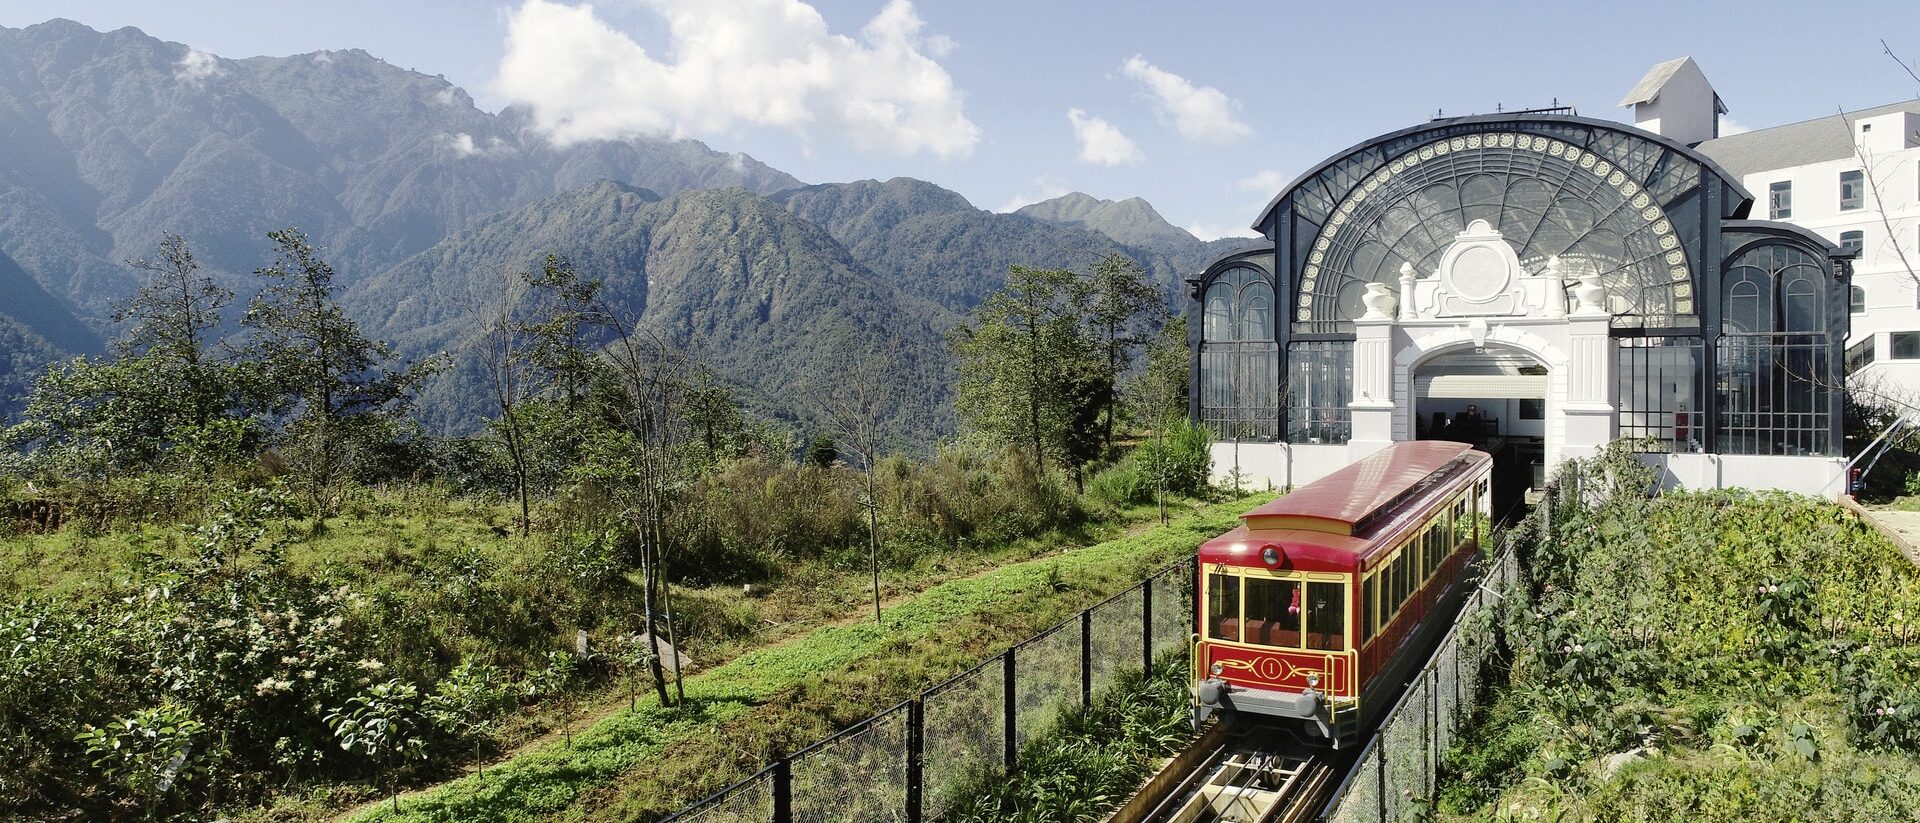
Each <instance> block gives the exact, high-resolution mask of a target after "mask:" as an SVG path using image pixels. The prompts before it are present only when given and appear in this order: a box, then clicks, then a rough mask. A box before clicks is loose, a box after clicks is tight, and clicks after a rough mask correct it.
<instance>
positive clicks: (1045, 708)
mask: <svg viewBox="0 0 1920 823" xmlns="http://www.w3.org/2000/svg"><path fill="white" fill-rule="evenodd" d="M1194 568H1195V567H1194V561H1193V559H1192V558H1187V559H1184V560H1181V561H1179V562H1176V563H1174V564H1172V565H1170V566H1166V567H1164V568H1162V569H1160V570H1159V571H1157V572H1155V573H1154V574H1153V575H1152V576H1150V577H1148V578H1147V579H1146V580H1143V581H1141V582H1140V583H1139V584H1137V585H1135V586H1134V587H1133V588H1130V589H1127V590H1126V591H1123V592H1121V593H1119V594H1116V595H1114V596H1112V597H1109V598H1107V599H1106V600H1103V601H1101V602H1100V603H1098V604H1095V605H1094V606H1093V607H1091V608H1089V609H1087V610H1085V611H1083V612H1080V613H1079V614H1078V615H1075V616H1074V617H1072V618H1069V619H1067V620H1066V621H1063V622H1061V623H1060V624H1059V625H1056V626H1054V627H1053V628H1050V629H1048V630H1046V631H1044V632H1041V633H1039V634H1037V635H1034V636H1033V637H1030V638H1028V639H1027V640H1025V641H1022V642H1021V643H1019V644H1017V645H1015V646H1014V647H1012V648H1010V649H1008V650H1006V651H1004V652H1001V653H1000V654H997V655H994V656H993V657H991V658H989V659H987V660H986V661H984V662H982V663H980V664H979V665H977V666H975V667H973V668H971V669H968V670H967V671H964V672H961V673H960V674H958V675H955V676H953V677H952V678H949V679H948V680H946V681H945V682H943V683H940V684H939V685H936V686H933V687H932V688H929V689H927V690H925V691H923V692H921V693H920V694H919V695H917V696H915V697H913V698H912V699H909V700H906V701H904V702H902V703H900V704H899V705H896V706H894V707H893V708H890V709H887V710H886V711H883V712H880V713H879V714H876V715H874V716H872V717H869V718H867V719H866V720H863V721H861V722H859V723H857V724H855V725H853V726H852V727H850V728H847V729H845V730H843V731H840V732H839V733H837V734H835V735H833V736H832V737H829V738H827V739H825V740H822V741H820V742H818V743H815V744H813V745H811V746H808V747H807V748H805V749H802V750H800V751H799V752H796V753H794V754H792V755H788V756H784V757H776V758H775V759H774V762H772V763H771V764H768V765H767V766H766V767H765V768H763V769H761V770H760V771H758V772H755V773H754V774H753V775H752V776H750V777H748V778H746V779H745V780H742V781H740V782H738V783H735V784H733V785H732V786H729V787H727V788H726V789H724V790H722V791H720V792H718V793H716V794H714V795H712V796H710V797H708V798H706V799H704V800H701V801H700V802H698V803H696V804H694V805H692V806H690V807H688V808H687V809H685V810H683V811H681V812H680V813H678V814H676V815H674V816H673V817H671V818H668V820H669V821H671V823H748V822H749V821H751V823H769V822H770V823H816V822H822V823H823V822H824V821H844V820H859V821H904V823H921V821H935V820H939V819H941V818H942V817H943V816H944V815H946V814H947V813H949V812H951V811H952V810H953V809H954V808H955V807H956V806H957V805H958V804H959V803H960V802H961V801H963V800H965V798H966V795H965V793H966V792H967V790H968V789H969V788H970V787H972V786H975V785H977V784H978V782H979V781H981V780H985V779H990V778H991V777H993V776H994V775H999V774H1005V773H1007V772H1008V771H1009V770H1011V769H1012V768H1013V767H1014V766H1015V764H1016V763H1017V761H1018V759H1019V754H1020V750H1021V748H1022V747H1023V746H1025V745H1026V743H1027V741H1029V740H1032V739H1034V738H1036V737H1038V736H1040V735H1042V734H1044V733H1045V732H1046V731H1047V730H1048V729H1049V728H1050V727H1051V726H1052V725H1053V723H1054V722H1055V721H1056V720H1058V719H1059V717H1060V716H1061V715H1062V713H1064V712H1066V711H1070V710H1073V709H1077V708H1080V707H1082V706H1086V705H1087V704H1088V703H1089V702H1091V701H1092V700H1093V699H1094V698H1095V696H1097V695H1099V694H1101V693H1103V692H1105V691H1106V690H1107V689H1108V688H1110V687H1111V686H1112V685H1113V684H1114V683H1116V682H1118V681H1119V679H1120V676H1121V673H1122V672H1125V671H1128V670H1134V671H1150V670H1151V669H1152V666H1153V662H1154V660H1155V659H1156V658H1157V657H1159V656H1160V655H1163V654H1166V653H1169V652H1175V651H1181V650H1185V649H1186V648H1187V645H1188V641H1189V637H1190V635H1189V632H1190V631H1191V624H1192V620H1193V613H1194V611H1193V610H1194V605H1193V593H1194Z"/></svg>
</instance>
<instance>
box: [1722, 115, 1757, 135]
mask: <svg viewBox="0 0 1920 823" xmlns="http://www.w3.org/2000/svg"><path fill="white" fill-rule="evenodd" d="M1750 131H1753V129H1750V128H1747V127H1746V126H1744V125H1741V123H1740V121H1738V120H1735V119H1733V118H1731V117H1728V116H1726V115H1724V114H1723V115H1720V136H1721V137H1732V136H1733V135H1736V134H1745V133H1747V132H1750Z"/></svg>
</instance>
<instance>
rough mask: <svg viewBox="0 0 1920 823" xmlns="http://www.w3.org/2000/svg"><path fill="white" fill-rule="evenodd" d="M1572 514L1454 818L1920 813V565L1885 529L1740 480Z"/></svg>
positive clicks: (1465, 754)
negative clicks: (1747, 487)
mask: <svg viewBox="0 0 1920 823" xmlns="http://www.w3.org/2000/svg"><path fill="white" fill-rule="evenodd" d="M1615 471H1616V472H1618V474H1616V476H1617V477H1632V476H1633V475H1632V472H1630V471H1624V470H1621V469H1619V465H1618V464H1615ZM1603 480H1604V476H1603V475H1600V474H1595V475H1590V476H1589V477H1588V478H1587V480H1586V486H1585V487H1586V488H1588V489H1595V488H1601V487H1602V485H1601V484H1602V482H1603ZM1636 487H1641V488H1644V486H1639V485H1638V484H1637V483H1636V482H1634V481H1633V480H1631V479H1629V480H1627V481H1625V482H1621V483H1619V484H1618V485H1616V486H1613V488H1621V489H1632V488H1636ZM1555 517H1556V519H1557V525H1556V527H1555V529H1554V534H1553V537H1552V538H1551V539H1549V540H1547V541H1545V542H1544V543H1543V544H1542V545H1541V547H1540V548H1539V550H1538V551H1537V552H1536V555H1535V557H1534V558H1533V561H1532V569H1531V571H1532V575H1533V577H1534V581H1533V582H1534V584H1535V585H1534V587H1533V590H1532V592H1531V595H1532V597H1531V599H1530V600H1529V601H1527V602H1512V609H1513V610H1512V612H1511V613H1510V614H1509V616H1508V620H1509V630H1508V631H1509V637H1510V639H1511V641H1512V644H1513V647H1514V656H1513V658H1512V665H1511V672H1510V675H1511V683H1510V685H1509V686H1508V687H1507V688H1506V689H1505V690H1504V691H1502V692H1500V693H1498V694H1497V695H1496V696H1495V697H1494V698H1493V700H1492V705H1491V706H1490V707H1489V709H1488V710H1487V711H1486V712H1485V713H1484V714H1483V715H1482V716H1483V717H1484V718H1485V719H1484V720H1483V721H1482V722H1481V724H1480V725H1479V726H1478V728H1476V729H1474V730H1473V731H1471V732H1470V733H1469V734H1468V735H1467V737H1466V739H1465V740H1464V741H1463V742H1462V743H1461V745H1460V746H1459V747H1457V748H1456V750H1455V751H1454V752H1453V753H1452V754H1451V756H1450V757H1449V759H1448V771H1449V775H1448V776H1447V777H1446V778H1445V779H1444V781H1443V784H1442V789H1441V793H1440V797H1439V798H1438V807H1439V810H1440V815H1439V817H1440V819H1444V820H1560V821H1587V820H1593V821H1601V820H1607V821H1611V820H1691V821H1728V822H1729V823H1732V822H1733V821H1756V820H1841V819H1844V820H1861V821H1869V820H1871V821H1895V820H1914V819H1920V645H1916V641H1920V569H1916V568H1914V566H1913V565H1912V564H1911V563H1909V562H1908V561H1907V560H1906V559H1905V558H1903V557H1902V556H1900V554H1899V553H1898V552H1897V551H1895V550H1894V549H1893V548H1892V547H1891V546H1890V545H1889V544H1888V543H1887V542H1886V541H1885V540H1884V539H1882V538H1881V537H1880V536H1879V535H1878V534H1877V533H1875V532H1873V531H1872V530H1870V529H1869V528H1868V527H1867V526H1865V525H1864V524H1862V523H1860V522H1858V521H1856V520H1855V519H1854V518H1853V517H1852V516H1850V515H1848V514H1847V513H1846V512H1844V511H1843V510H1841V509H1840V508H1838V507H1836V506H1834V505H1831V504H1829V503H1826V502H1825V501H1819V500H1813V499H1809V498H1803V497H1793V496H1785V495H1777V494H1767V495H1754V494H1749V493H1741V492H1727V493H1712V494H1691V493H1676V494H1668V495H1665V496H1662V497H1660V498H1658V499H1657V500H1654V501H1648V500H1645V499H1643V498H1641V497H1639V496H1638V495H1635V494H1627V495H1623V496H1615V497H1613V498H1610V499H1608V500H1607V501H1606V502H1604V503H1603V504H1601V505H1600V506H1598V507H1596V508H1594V509H1592V510H1581V509H1579V508H1577V507H1572V506H1568V507H1562V508H1561V509H1559V510H1557V511H1556V512H1555Z"/></svg>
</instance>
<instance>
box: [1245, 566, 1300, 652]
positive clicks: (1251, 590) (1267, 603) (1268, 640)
mask: <svg viewBox="0 0 1920 823" xmlns="http://www.w3.org/2000/svg"><path fill="white" fill-rule="evenodd" d="M1300 605H1301V604H1300V584H1299V583H1298V582H1296V581H1293V580H1271V579H1265V578H1259V577H1249V578H1247V604H1246V616H1247V625H1246V631H1245V632H1244V633H1243V634H1242V636H1241V642H1243V643H1258V644H1260V645H1262V646H1286V647H1290V648H1296V649H1297V648H1300Z"/></svg>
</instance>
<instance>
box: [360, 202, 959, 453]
mask: <svg viewBox="0 0 1920 823" xmlns="http://www.w3.org/2000/svg"><path fill="white" fill-rule="evenodd" d="M548 253H555V254H560V255H563V256H565V257H567V258H569V259H570V260H572V261H573V262H574V264H575V267H576V269H577V270H578V271H579V272H581V273H582V274H583V275H584V276H587V277H590V278H597V279H601V280H604V281H605V282H606V287H605V296H606V297H607V298H608V300H609V302H611V303H613V304H614V305H615V306H618V307H620V308H622V309H623V310H624V311H626V312H628V313H629V316H630V317H632V318H637V319H638V320H639V322H640V323H643V324H645V325H647V326H649V327H651V328H653V329H656V330H659V331H660V332H661V333H662V334H663V335H664V336H666V337H667V338H668V339H670V340H673V341H676V342H679V343H680V344H682V345H684V346H686V347H687V348H688V349H690V350H692V351H694V352H695V353H696V354H698V355H699V356H700V357H702V358H703V359H705V360H707V361H708V362H710V363H712V364H713V365H714V366H715V367H716V368H717V369H718V370H719V371H720V373H721V374H722V376H723V377H725V378H726V379H727V380H728V381H729V382H732V383H734V384H736V385H738V386H741V387H743V388H744V389H746V392H745V395H746V397H747V398H748V399H749V400H750V401H754V402H755V405H757V406H759V407H760V408H761V409H762V410H763V411H765V412H767V413H770V414H772V415H774V416H776V417H780V418H784V419H789V420H794V421H798V422H801V423H802V424H803V425H806V424H810V423H811V421H810V416H811V414H812V411H813V407H814V404H813V403H812V402H810V401H811V397H810V395H811V394H813V393H815V392H817V391H819V390H821V389H823V388H825V387H828V386H831V385H832V382H833V381H835V380H838V379H842V376H841V375H837V374H836V373H835V372H834V371H833V369H832V368H831V364H832V359H833V358H834V356H835V355H836V353H837V351H838V350H839V349H841V348H843V347H852V348H854V349H858V350H867V349H869V348H870V347H872V346H875V345H877V344H881V343H889V344H892V345H897V346H898V348H899V350H900V353H901V360H900V362H899V364H898V371H897V373H896V374H895V375H894V376H893V377H894V381H895V382H898V383H900V384H901V388H902V398H903V399H902V402H901V405H900V407H899V409H898V411H897V413H896V414H895V415H894V419H893V424H894V427H893V428H894V431H895V432H896V433H897V434H898V435H899V436H900V437H901V438H902V439H903V441H904V442H909V443H919V444H924V443H927V442H930V440H931V439H932V437H934V436H937V435H938V434H939V433H941V432H945V431H951V430H952V427H953V422H952V419H951V409H950V394H949V389H948V383H949V380H948V377H947V369H946V366H945V362H946V359H945V355H944V351H943V349H942V339H943V338H942V335H943V333H944V331H945V329H946V328H948V327H949V326H950V325H951V324H952V323H953V322H954V319H955V318H954V316H953V315H952V314H951V313H949V312H947V311H945V310H943V309H941V308H940V307H938V306H935V305H932V304H931V303H928V302H927V301H924V300H920V299H917V298H914V297H911V296H909V295H906V294H903V293H902V292H901V290H899V289H896V288H894V287H893V286H891V285H890V284H888V283H887V282H886V281H885V279H884V278H881V277H878V276H876V275H874V274H873V273H872V272H870V271H868V270H867V269H865V268H864V267H862V266H861V265H860V264H859V263H857V262H855V261H854V259H853V258H852V257H851V256H849V255H848V254H847V252H846V250H845V249H843V248H841V247H840V245H839V244H837V243H835V242H834V240H833V238H832V237H830V236H828V234H827V233H826V232H825V231H822V230H821V229H820V228H819V227H818V226H815V225H814V224H812V223H810V222H808V221H806V220H802V219H799V218H797V217H795V216H793V215H792V214H789V213H788V212H787V211H786V210H784V209H782V208H781V207H779V206H778V205H776V204H774V203H772V202H770V201H768V200H767V199H766V198H763V197H761V196H758V195H755V194H752V193H750V192H746V191H743V190H739V189H729V190H717V191H688V192H682V193H680V194H678V195H675V196H672V197H668V198H666V199H661V198H660V197H659V196H657V195H655V194H653V193H652V192H649V191H646V190H643V189H636V188H632V187H628V186H623V185H619V184H616V183H611V182H602V183H596V184H593V185H589V186H586V187H583V188H581V189H577V190H575V191H571V192H566V193H564V194H560V195H557V196H553V197H550V198H547V199H544V200H541V201H539V202H536V203H533V204H530V205H528V206H525V207H522V208H520V209H517V210H514V211H512V212H510V213H507V214H503V215H499V216H496V217H491V218H486V219H482V220H480V221H478V222H477V223H476V224H475V225H473V226H472V227H470V228H468V229H466V230H464V231H461V232H459V233H457V234H455V235H454V236H452V237H449V238H447V239H446V240H445V241H443V242H441V243H439V244H437V245H435V246H434V247H433V248H431V249H428V250H427V251H426V252H424V253H422V254H419V255H417V256H415V257H413V258H412V259H410V260H407V261H406V262H405V263H402V264H401V265H399V266H395V267H394V268H392V269H390V270H388V271H385V272H382V273H381V274H379V275H377V276H376V277H374V278H373V279H371V280H369V281H368V282H366V283H365V284H364V285H363V286H362V287H361V288H359V289H357V290H356V291H355V293H354V295H353V298H352V303H351V308H352V309H353V310H354V311H355V312H356V313H357V314H358V315H359V316H360V317H361V318H362V320H363V322H364V323H366V324H367V326H368V329H369V331H371V332H373V333H375V334H377V335H379V336H382V337H385V338H387V339H391V340H394V341H396V342H397V343H398V344H399V345H400V346H401V348H402V349H403V351H405V352H407V353H409V354H412V355H416V356H418V355H422V354H427V353H431V352H436V351H448V352H451V353H454V354H455V360H456V363H457V364H458V366H457V368H456V369H455V370H453V371H451V372H449V373H447V374H445V375H443V376H442V377H441V378H439V379H437V380H436V382H435V383H434V385H432V386H429V387H428V389H427V391H426V393H425V397H424V403H423V405H425V406H426V407H427V408H428V416H429V425H432V426H434V427H437V428H443V429H447V430H454V431H459V430H470V429H471V428H473V427H475V426H476V425H477V424H478V422H479V416H480V415H482V414H486V413H488V410H487V409H486V407H485V403H484V401H483V400H482V399H481V398H480V397H479V396H478V386H479V382H478V380H477V379H475V378H476V377H477V375H478V369H479V366H478V361H477V359H476V357H475V356H474V354H473V352H472V349H471V347H470V345H469V344H470V342H471V336H472V335H473V333H474V331H475V324H474V321H473V319H472V315H471V314H470V309H469V308H468V307H469V306H471V305H472V304H473V302H474V300H473V297H474V296H475V295H490V294H496V293H498V290H499V284H500V273H501V272H518V271H525V270H528V269H532V268H535V267H537V266H538V265H539V264H540V261H541V260H542V259H543V258H544V256H545V255H546V254H548Z"/></svg>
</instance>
